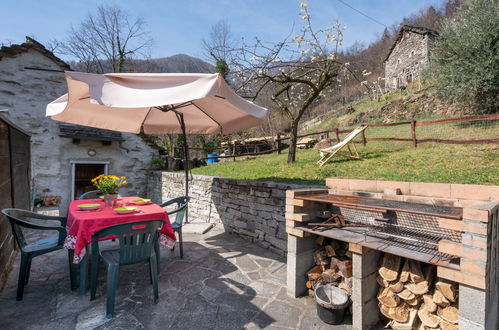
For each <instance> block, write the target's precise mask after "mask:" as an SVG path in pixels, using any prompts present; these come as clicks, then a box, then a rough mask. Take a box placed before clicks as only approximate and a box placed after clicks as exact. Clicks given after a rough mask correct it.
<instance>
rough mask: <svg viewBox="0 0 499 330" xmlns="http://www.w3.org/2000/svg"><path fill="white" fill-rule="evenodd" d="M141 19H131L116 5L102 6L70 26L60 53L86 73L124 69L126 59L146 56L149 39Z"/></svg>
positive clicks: (149, 44)
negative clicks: (75, 25) (77, 62)
mask: <svg viewBox="0 0 499 330" xmlns="http://www.w3.org/2000/svg"><path fill="white" fill-rule="evenodd" d="M144 27H145V23H144V21H143V20H142V19H141V18H136V19H134V20H132V19H130V18H129V16H128V15H127V13H126V12H124V11H123V10H122V9H121V8H120V7H118V6H109V5H102V6H99V7H97V11H96V12H95V13H94V14H91V13H89V14H88V16H87V17H86V18H85V19H84V20H83V21H82V22H81V23H80V24H79V25H78V26H77V27H71V29H70V31H69V36H68V38H67V39H66V41H64V42H62V44H61V47H60V49H61V50H60V52H61V53H62V54H65V55H69V56H72V57H74V58H76V59H77V60H78V61H79V62H80V63H81V64H82V65H83V66H84V70H86V71H87V72H98V73H104V72H106V71H112V72H123V70H124V67H125V62H126V60H127V59H130V58H132V57H134V56H135V57H136V56H143V57H145V56H147V54H148V51H149V50H150V48H151V46H152V39H151V38H150V36H149V34H148V33H147V32H146V31H145V30H144Z"/></svg>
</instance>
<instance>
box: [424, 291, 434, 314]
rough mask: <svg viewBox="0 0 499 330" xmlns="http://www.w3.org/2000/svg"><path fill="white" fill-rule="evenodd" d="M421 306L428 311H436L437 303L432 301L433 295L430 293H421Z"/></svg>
mask: <svg viewBox="0 0 499 330" xmlns="http://www.w3.org/2000/svg"><path fill="white" fill-rule="evenodd" d="M421 308H424V309H426V310H427V311H428V312H430V313H434V312H436V311H437V304H435V302H434V301H433V296H432V295H431V294H425V295H423V305H421Z"/></svg>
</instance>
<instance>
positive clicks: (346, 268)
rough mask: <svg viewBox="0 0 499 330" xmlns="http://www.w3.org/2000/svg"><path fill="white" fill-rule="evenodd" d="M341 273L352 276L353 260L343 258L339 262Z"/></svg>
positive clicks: (347, 276)
mask: <svg viewBox="0 0 499 330" xmlns="http://www.w3.org/2000/svg"><path fill="white" fill-rule="evenodd" d="M337 266H338V269H339V273H340V275H341V276H343V277H345V278H350V277H352V260H349V259H348V260H343V261H341V262H339V263H337Z"/></svg>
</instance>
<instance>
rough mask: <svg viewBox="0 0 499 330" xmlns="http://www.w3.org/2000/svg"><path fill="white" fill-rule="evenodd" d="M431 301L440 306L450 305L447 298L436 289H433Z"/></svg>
mask: <svg viewBox="0 0 499 330" xmlns="http://www.w3.org/2000/svg"><path fill="white" fill-rule="evenodd" d="M433 302H434V303H435V304H437V305H438V306H440V307H447V306H449V305H450V302H449V300H447V298H445V296H444V295H443V294H442V292H441V291H440V290H438V289H437V290H435V293H433Z"/></svg>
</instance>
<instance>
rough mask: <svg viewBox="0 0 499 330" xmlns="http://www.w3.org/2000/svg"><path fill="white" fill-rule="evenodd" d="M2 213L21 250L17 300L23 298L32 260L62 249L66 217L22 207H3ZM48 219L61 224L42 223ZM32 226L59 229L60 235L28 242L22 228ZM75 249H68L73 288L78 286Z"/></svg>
mask: <svg viewBox="0 0 499 330" xmlns="http://www.w3.org/2000/svg"><path fill="white" fill-rule="evenodd" d="M2 214H3V215H5V216H6V217H7V219H9V221H10V224H11V226H12V232H13V233H14V237H15V239H16V242H17V244H18V245H19V249H20V250H21V267H20V269H19V280H18V282H17V296H16V300H22V299H23V293H24V286H25V285H27V284H28V281H29V273H30V270H31V260H32V259H33V258H34V257H37V256H40V255H42V254H46V253H49V252H52V251H56V250H61V249H62V248H63V245H64V239H65V238H66V234H67V233H66V228H65V227H66V218H64V217H54V216H48V215H43V214H38V213H34V212H30V211H26V210H21V209H13V208H8V209H3V210H2ZM46 220H55V221H59V222H60V226H54V225H46V224H42V223H43V221H46ZM21 227H24V228H30V229H35V230H44V231H48V230H50V231H57V232H58V235H55V236H50V237H47V238H43V239H40V240H38V241H36V242H33V243H30V244H28V243H27V242H26V239H25V237H24V233H23V231H22V228H21ZM73 254H74V251H73V250H68V258H69V275H70V281H71V289H74V288H75V286H76V278H75V276H76V274H75V273H74V272H73V269H72V268H73V267H72V262H73Z"/></svg>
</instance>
